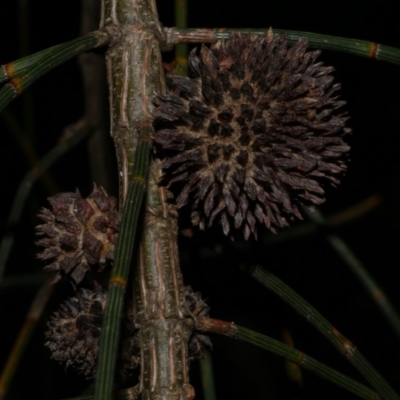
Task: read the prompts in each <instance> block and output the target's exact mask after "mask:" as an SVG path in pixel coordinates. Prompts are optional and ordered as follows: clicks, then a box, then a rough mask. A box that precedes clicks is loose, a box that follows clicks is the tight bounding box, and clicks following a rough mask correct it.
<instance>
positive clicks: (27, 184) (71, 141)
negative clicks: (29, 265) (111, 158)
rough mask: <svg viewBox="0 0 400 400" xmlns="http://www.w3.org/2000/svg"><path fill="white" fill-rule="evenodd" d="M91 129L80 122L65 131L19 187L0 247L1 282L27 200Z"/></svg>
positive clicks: (82, 121)
mask: <svg viewBox="0 0 400 400" xmlns="http://www.w3.org/2000/svg"><path fill="white" fill-rule="evenodd" d="M90 131H91V129H90V127H89V126H88V125H87V123H86V121H85V120H80V121H78V122H77V123H76V124H73V125H70V126H68V127H67V128H65V130H64V135H63V137H62V138H61V140H60V142H59V143H58V144H57V145H56V146H54V147H53V148H52V149H51V150H50V151H49V152H48V153H47V154H46V155H45V156H44V157H43V158H42V159H41V160H40V161H39V163H38V164H37V165H36V166H35V167H34V168H33V169H32V170H31V171H29V172H28V173H27V174H26V175H25V177H24V178H23V179H22V181H21V183H20V184H19V186H18V190H17V193H16V195H15V198H14V201H13V205H12V208H11V211H10V214H9V216H8V220H7V223H6V234H5V235H4V237H3V239H2V241H1V245H0V282H1V280H2V277H3V274H4V270H5V267H6V264H7V260H8V256H9V254H10V250H11V247H12V245H13V243H14V234H15V228H16V226H17V225H18V222H19V219H20V217H21V214H22V210H23V207H24V205H25V202H26V199H27V198H28V195H29V193H30V191H31V189H32V186H33V185H34V183H35V182H36V181H37V179H38V178H39V177H40V176H41V175H42V174H43V172H44V171H46V170H47V169H48V168H50V166H51V165H53V163H54V162H56V161H57V160H58V159H59V158H60V157H61V156H62V155H64V154H65V153H66V152H68V151H69V150H71V149H72V148H74V147H75V146H76V145H77V144H78V143H79V142H81V141H82V140H83V139H84V138H85V137H86V136H87V135H88V134H89V133H90Z"/></svg>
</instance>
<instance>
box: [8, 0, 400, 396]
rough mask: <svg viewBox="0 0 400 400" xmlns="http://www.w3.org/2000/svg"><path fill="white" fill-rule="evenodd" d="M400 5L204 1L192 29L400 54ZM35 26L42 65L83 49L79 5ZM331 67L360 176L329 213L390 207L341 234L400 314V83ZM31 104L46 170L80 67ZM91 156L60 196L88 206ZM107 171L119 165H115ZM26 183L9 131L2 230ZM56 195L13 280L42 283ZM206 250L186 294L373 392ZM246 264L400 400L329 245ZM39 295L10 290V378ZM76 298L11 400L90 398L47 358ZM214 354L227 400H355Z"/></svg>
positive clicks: (72, 157)
mask: <svg viewBox="0 0 400 400" xmlns="http://www.w3.org/2000/svg"><path fill="white" fill-rule="evenodd" d="M1 3H2V4H1V12H0V17H1V23H0V38H1V47H0V63H1V64H4V63H7V62H10V61H12V60H14V59H17V58H18V57H20V51H19V45H18V41H19V37H18V35H19V33H18V32H19V29H20V28H19V26H20V25H19V17H18V16H19V15H20V13H19V11H18V4H19V2H18V1H16V0H12V1H11V0H3V1H2V2H1ZM63 3H64V4H63ZM160 3H161V2H160ZM397 5H398V2H396V1H389V0H381V1H356V0H353V1H351V2H350V1H341V0H337V1H325V2H323V1H311V0H304V1H286V2H283V1H275V2H273V1H256V0H238V1H236V2H235V4H234V5H233V2H231V1H226V0H217V1H215V0H214V1H211V0H202V1H197V2H195V1H192V2H189V25H190V26H191V27H232V28H235V27H264V28H267V27H269V26H272V27H276V28H280V29H287V30H303V31H310V32H319V33H324V34H329V35H337V36H343V37H351V38H358V39H363V40H369V41H374V42H378V43H383V44H386V45H391V46H397V47H400V39H399V38H400V24H399V14H398V12H397V8H396V6H397ZM159 15H160V20H161V22H162V23H163V24H164V25H165V26H172V25H173V3H172V2H170V1H165V2H162V4H159ZM25 24H26V23H25ZM27 25H28V28H29V29H28V32H29V35H28V42H29V53H33V52H36V51H39V50H42V49H44V48H46V47H49V46H51V45H55V44H58V43H61V42H64V41H67V40H71V39H73V38H75V37H77V36H78V35H79V25H80V2H78V1H69V2H54V1H47V0H46V1H45V0H42V1H39V0H32V1H30V2H29V13H28V22H27ZM320 59H321V60H323V61H324V62H325V63H326V64H328V65H334V66H335V68H336V72H335V77H336V80H337V81H338V82H341V83H342V90H341V97H342V98H344V99H345V100H346V101H347V103H348V105H347V110H348V112H349V114H350V116H351V119H350V121H349V125H350V126H351V127H352V129H353V134H352V136H351V137H350V138H349V139H348V140H349V142H350V144H351V146H352V150H351V163H350V165H349V169H348V173H347V175H346V177H345V178H344V179H343V181H342V184H341V185H340V187H339V188H338V190H332V191H330V192H329V197H328V201H327V202H326V204H325V205H324V206H323V207H322V208H321V210H322V211H323V212H324V213H325V214H326V215H329V214H332V213H334V212H338V211H340V210H343V209H346V208H347V207H350V206H352V205H354V204H356V203H357V202H360V201H362V200H364V199H365V198H367V197H368V196H371V195H373V194H379V195H380V196H381V199H382V201H381V203H380V205H379V206H378V207H377V208H375V209H374V210H373V211H372V212H369V213H367V214H366V215H364V216H363V217H362V218H358V219H355V220H354V221H352V222H350V223H347V224H345V225H342V226H340V227H337V228H335V230H334V232H335V233H337V234H339V235H340V236H341V237H342V238H343V239H344V240H345V241H346V242H347V243H348V244H349V246H350V247H351V248H352V249H353V250H354V252H355V253H356V254H357V255H358V257H359V258H360V260H361V261H362V262H363V263H364V264H365V266H366V268H367V269H368V271H369V272H370V273H371V274H372V275H373V276H374V277H375V279H376V280H377V282H378V283H379V284H380V285H381V286H382V287H383V288H384V290H385V291H386V293H387V295H388V297H389V299H391V300H392V302H393V303H394V305H395V306H396V307H398V308H399V307H400V295H399V280H400V271H399V261H400V256H399V244H398V241H399V234H398V231H399V229H398V226H399V223H400V214H399V207H398V203H399V194H400V180H399V178H398V175H399V172H400V150H399V146H398V144H399V140H398V135H399V122H400V121H399V117H398V115H399V111H400V100H399V90H400V77H399V76H400V74H399V72H400V69H399V66H396V65H391V64H388V63H384V62H378V61H376V60H370V59H366V58H358V57H355V56H352V55H347V54H338V53H333V52H329V51H324V52H323V54H322V55H321V57H320ZM30 96H32V98H33V106H34V124H33V125H31V126H30V131H31V132H32V134H31V138H32V142H33V146H34V148H35V150H36V152H37V153H38V154H39V155H40V156H41V155H44V154H45V153H46V151H48V150H49V149H50V148H52V147H53V146H54V145H55V144H56V143H57V140H58V138H59V137H60V135H61V132H62V129H63V128H64V127H65V126H66V125H68V124H70V123H73V122H74V121H76V120H77V119H78V118H79V117H80V116H81V115H82V113H83V100H82V86H81V76H80V71H79V67H78V63H77V62H76V60H71V61H68V62H67V63H65V64H64V65H62V66H60V67H58V68H57V69H55V70H54V71H52V72H50V73H49V74H48V75H46V76H45V77H43V78H41V79H40V80H39V81H38V82H37V83H36V84H35V85H34V86H33V88H32V90H31V91H30ZM24 101H25V100H24V99H23V96H22V97H21V98H18V99H16V100H15V101H14V102H13V104H12V105H11V106H10V107H9V110H10V112H11V113H12V115H13V116H14V117H15V118H16V119H17V121H18V122H19V123H20V124H21V126H22V127H24V125H25V121H26V115H25V112H24ZM86 154H87V147H86V145H85V143H82V144H81V145H80V146H78V147H77V148H76V149H74V150H73V151H72V152H71V153H70V154H68V155H66V156H65V157H63V158H62V159H61V160H59V161H58V162H57V163H56V165H55V166H54V167H53V168H52V169H51V171H50V172H51V174H52V175H53V176H54V178H55V179H56V180H57V182H58V184H59V186H60V188H61V190H63V191H72V190H74V189H75V187H79V188H80V189H81V190H82V193H83V194H85V195H87V194H88V193H89V191H90V189H91V186H92V181H91V178H90V176H89V174H88V173H87V170H88V162H87V156H86ZM105 162H107V163H108V162H109V163H110V165H112V164H113V163H112V162H111V161H109V160H105ZM27 170H28V164H27V162H26V160H25V157H24V155H23V153H22V152H21V150H20V148H19V147H18V145H17V142H16V140H15V138H14V137H13V135H12V133H11V132H10V129H9V128H8V126H7V124H5V123H4V121H3V120H2V119H0V171H1V185H0V196H1V215H0V222H1V226H4V223H5V221H6V218H7V216H8V212H9V209H10V207H11V204H12V201H13V196H14V194H15V191H16V189H17V186H18V183H19V181H20V180H21V179H22V177H23V176H24V174H25V173H26V172H27ZM114 194H115V193H114ZM48 195H49V193H47V192H46V191H45V189H44V187H43V185H41V184H40V183H39V184H37V185H36V186H35V188H34V190H33V192H32V196H31V198H30V200H29V202H28V204H27V206H26V210H25V212H24V214H23V217H22V219H21V222H20V225H19V227H18V231H17V236H16V242H15V245H14V248H13V251H12V254H11V258H10V260H9V263H8V268H7V276H8V277H10V276H14V274H22V273H29V272H34V271H39V270H40V265H39V263H38V262H37V261H36V260H35V257H34V254H35V252H36V249H35V246H34V245H33V238H34V229H33V228H34V226H35V225H36V224H37V223H38V220H37V218H36V217H35V214H37V212H38V210H39V208H40V207H42V206H45V205H46V200H45V198H46V197H47V196H48ZM295 225H296V224H295ZM288 229H290V228H288ZM266 237H267V238H268V237H269V234H266ZM205 239H206V238H205V237H204V235H201V234H196V236H195V239H193V240H189V239H186V238H181V239H180V244H181V249H182V267H183V271H184V277H185V281H186V282H187V283H190V284H191V285H192V286H193V288H194V289H195V290H199V291H201V292H202V294H203V297H204V298H206V299H207V302H208V304H209V305H210V306H211V316H212V317H215V318H220V319H224V320H227V321H235V322H237V323H238V324H240V325H242V326H246V327H248V328H251V329H255V330H257V331H259V332H262V333H264V334H267V335H269V336H272V337H274V338H277V339H279V340H282V333H283V330H284V329H288V330H289V331H290V332H291V335H292V337H293V340H294V345H295V347H296V348H298V349H300V350H302V351H304V352H305V353H307V354H309V355H311V356H313V357H315V358H317V359H318V360H320V361H322V362H324V363H326V364H328V365H330V366H332V367H334V368H337V369H339V370H340V371H342V372H344V373H346V374H348V375H349V376H352V377H353V378H355V379H359V380H360V381H362V377H360V375H359V374H358V373H357V372H356V371H355V370H354V368H352V367H351V366H350V365H349V363H348V362H347V361H346V360H345V359H344V358H343V357H341V356H340V355H338V354H337V353H336V352H335V351H334V350H333V348H332V347H331V346H330V344H329V343H328V342H327V341H326V340H325V339H324V338H322V337H321V336H320V335H319V334H318V333H316V331H315V330H314V328H312V327H311V326H310V325H309V324H308V323H307V322H306V321H305V320H303V319H302V318H301V317H299V316H298V315H297V314H296V312H295V311H293V310H292V309H290V308H289V307H288V306H286V305H285V304H284V303H283V302H282V301H281V300H280V299H278V298H276V297H275V296H274V295H272V294H271V293H269V292H268V291H267V290H266V289H264V288H263V287H261V286H260V285H259V284H257V283H256V282H254V281H253V280H252V279H251V278H250V277H248V276H247V275H246V274H245V273H243V272H241V271H240V270H239V268H238V266H237V265H235V261H234V259H232V257H231V258H224V257H220V256H217V255H213V254H211V255H210V254H208V255H207V254H205V249H204V246H203V245H201V244H199V243H204V241H205ZM222 239H223V238H222V237H221V236H219V233H214V236H210V235H207V241H208V242H209V243H210V244H211V246H214V245H215V244H217V243H220V242H221V241H222ZM238 245H240V243H238ZM226 251H227V252H229V250H226ZM242 256H243V258H244V259H248V260H249V263H250V262H257V263H259V264H262V265H263V266H265V267H267V268H269V269H270V270H271V271H273V272H274V273H275V274H277V275H278V276H279V277H280V278H281V279H283V280H284V281H285V282H286V283H288V284H289V285H290V286H291V287H293V288H294V289H295V290H296V291H297V292H298V293H300V294H301V295H303V296H304V297H305V298H306V299H307V300H309V301H310V302H311V304H313V305H314V306H315V307H317V309H318V310H319V311H320V312H321V313H322V314H323V315H325V316H326V317H327V318H328V320H330V321H331V322H332V323H333V324H334V325H335V326H336V327H337V328H338V329H339V330H340V331H341V332H342V333H343V334H344V335H346V336H347V337H349V338H350V339H351V340H352V341H353V342H354V343H355V344H356V345H357V346H358V348H359V350H360V351H361V352H362V353H363V354H364V355H365V356H366V357H367V358H368V359H369V360H370V361H371V362H372V364H373V365H374V366H375V367H376V368H377V369H378V370H379V371H380V372H381V373H382V374H383V375H384V376H385V377H386V378H387V379H388V380H389V381H390V382H391V384H392V385H393V386H394V387H395V388H396V389H397V390H400V383H399V376H400V367H399V365H400V364H399V357H400V344H399V341H398V339H397V338H396V336H395V334H394V333H393V331H392V330H391V328H390V326H389V325H388V323H387V322H386V320H385V319H384V318H383V316H382V315H381V313H380V312H379V310H378V307H377V306H376V304H374V303H373V301H372V300H371V299H370V298H369V296H368V294H367V293H366V292H365V290H364V289H363V288H362V286H361V284H360V283H359V282H358V281H357V280H356V279H355V277H354V276H353V275H352V273H351V272H350V271H349V270H348V268H347V267H346V265H344V263H343V262H342V261H341V260H340V258H339V257H338V256H337V255H336V254H335V253H334V252H333V250H331V248H330V247H329V246H328V244H327V243H326V242H325V241H324V238H323V235H322V234H314V235H308V236H305V237H301V238H298V239H296V240H287V241H282V242H281V243H279V244H269V245H267V244H265V241H263V240H259V241H258V242H252V243H251V244H250V245H249V246H247V247H246V249H245V250H244V251H243V252H242ZM37 289H38V287H37V286H29V287H26V286H23V287H21V286H17V287H3V288H1V287H0V318H1V319H0V343H1V346H0V367H2V366H3V365H4V362H5V359H6V357H7V355H8V353H9V351H10V348H11V346H12V344H13V342H14V340H15V337H16V335H17V332H18V330H19V328H20V327H21V325H22V322H23V319H24V315H25V313H26V311H27V309H28V307H29V304H30V302H31V300H32V298H33V296H34V294H35V292H36V290H37ZM70 293H71V292H70V288H69V287H68V285H66V284H60V285H59V287H57V288H56V293H55V295H54V297H53V300H52V302H51V304H50V305H49V307H48V308H47V309H46V312H45V315H44V318H43V320H42V321H41V322H40V323H39V325H38V327H37V329H36V331H35V333H34V336H33V339H32V341H31V344H30V346H29V348H28V350H27V351H26V354H25V356H24V358H23V360H22V363H21V365H20V367H19V368H18V371H17V372H16V376H15V378H14V382H13V385H12V388H11V391H10V395H9V398H10V399H23V398H31V397H33V398H38V399H39V398H40V399H41V398H43V399H59V398H66V397H73V396H76V395H78V394H79V393H80V392H81V390H82V389H84V388H85V386H86V385H87V382H85V381H84V379H82V378H80V377H76V376H75V375H74V374H73V373H67V374H64V370H63V367H61V366H58V365H57V364H56V363H55V362H53V361H50V360H49V352H48V350H47V349H46V348H44V346H43V342H44V338H43V332H44V330H45V328H46V326H45V319H46V318H48V316H49V314H50V313H51V312H52V311H53V310H54V309H55V308H56V307H57V302H59V301H60V300H61V299H63V298H65V296H67V295H68V294H70ZM212 340H213V343H214V351H213V355H214V368H215V379H216V385H217V395H218V398H219V399H228V398H229V399H240V398H246V399H267V398H269V399H285V400H286V399H336V398H341V399H347V398H349V399H351V398H355V396H353V395H351V394H348V393H347V392H345V391H344V390H342V389H340V388H337V387H336V386H333V385H332V384H330V383H328V382H326V381H323V380H321V379H320V378H318V377H315V376H314V375H313V374H311V373H308V372H303V379H302V385H301V386H299V385H297V384H295V383H292V382H291V380H290V379H289V377H288V375H287V374H286V371H285V364H284V362H283V360H282V359H280V358H278V357H276V356H274V355H270V354H268V353H265V352H263V351H261V350H259V349H257V348H255V347H252V346H250V345H247V344H243V343H238V342H235V341H233V340H231V339H227V338H222V337H216V336H213V337H212ZM192 380H193V383H194V385H195V386H196V389H197V392H198V398H201V388H200V383H199V371H198V365H197V363H194V364H193V367H192Z"/></svg>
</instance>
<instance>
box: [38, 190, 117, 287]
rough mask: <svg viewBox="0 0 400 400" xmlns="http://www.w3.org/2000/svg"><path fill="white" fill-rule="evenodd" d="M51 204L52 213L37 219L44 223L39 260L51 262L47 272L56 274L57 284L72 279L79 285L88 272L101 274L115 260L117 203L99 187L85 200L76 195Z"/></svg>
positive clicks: (52, 200)
mask: <svg viewBox="0 0 400 400" xmlns="http://www.w3.org/2000/svg"><path fill="white" fill-rule="evenodd" d="M48 200H49V202H50V205H51V210H49V209H47V208H42V210H41V211H40V213H39V215H38V216H39V217H40V218H41V219H42V220H43V221H44V224H42V225H39V226H37V228H36V229H37V235H39V236H43V238H41V239H40V240H38V241H37V242H36V244H37V245H39V246H42V247H44V250H43V252H41V253H39V254H38V258H40V259H41V260H45V261H49V262H50V264H48V265H47V266H46V267H44V269H45V270H46V271H56V272H57V274H56V276H55V278H54V282H57V281H59V280H60V279H61V278H62V277H63V276H69V277H70V278H71V280H72V283H73V284H74V285H78V284H79V283H80V282H81V281H82V280H83V278H84V276H85V274H86V272H87V271H88V270H89V269H91V268H95V269H96V270H97V271H101V270H102V269H103V268H104V266H105V265H106V262H107V260H113V258H114V247H115V244H116V242H117V238H118V227H119V214H118V210H117V200H116V199H115V198H114V197H110V196H108V195H107V193H106V192H105V190H104V189H103V188H102V187H96V186H95V187H94V189H93V191H92V193H91V194H90V195H89V196H88V197H87V198H86V199H84V198H82V196H81V195H80V193H79V191H76V192H75V193H72V192H67V193H59V194H57V195H55V196H52V197H49V199H48Z"/></svg>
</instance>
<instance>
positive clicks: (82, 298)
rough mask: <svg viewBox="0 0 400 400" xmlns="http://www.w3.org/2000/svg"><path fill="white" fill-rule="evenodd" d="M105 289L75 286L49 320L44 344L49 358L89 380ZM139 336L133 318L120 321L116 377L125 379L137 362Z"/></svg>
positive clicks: (98, 333) (97, 344)
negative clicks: (71, 295) (50, 356)
mask: <svg viewBox="0 0 400 400" xmlns="http://www.w3.org/2000/svg"><path fill="white" fill-rule="evenodd" d="M106 297H107V292H106V291H105V290H104V289H102V288H101V286H100V285H99V284H97V283H95V285H94V289H93V290H89V289H86V288H81V289H78V290H77V291H76V292H75V295H74V297H71V298H69V299H68V300H66V301H65V302H64V303H63V304H61V306H60V308H59V310H58V311H56V312H55V313H54V314H53V315H52V317H51V319H50V322H49V323H48V326H49V329H48V331H47V332H46V339H47V342H46V346H47V347H48V348H49V349H50V350H51V352H52V358H53V359H54V360H56V361H58V362H60V363H62V364H64V365H65V367H66V369H73V370H75V371H76V372H78V373H79V374H82V375H84V376H86V377H87V378H88V379H91V378H94V377H95V375H96V364H97V356H98V351H99V340H100V333H101V323H102V319H103V313H104V307H105V303H106ZM139 351H140V349H139V339H138V336H137V335H136V332H135V328H134V324H133V318H132V316H131V315H130V314H129V313H128V315H127V316H126V317H125V318H124V320H123V321H122V332H121V350H120V358H119V365H118V372H119V375H120V376H119V378H120V379H121V380H124V379H125V378H126V377H127V376H128V375H129V374H130V372H131V371H132V369H133V368H135V367H136V366H137V365H138V363H139Z"/></svg>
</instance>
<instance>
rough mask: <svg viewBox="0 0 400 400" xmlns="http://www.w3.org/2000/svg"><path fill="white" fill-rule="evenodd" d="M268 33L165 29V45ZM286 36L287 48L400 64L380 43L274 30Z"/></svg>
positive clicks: (398, 54) (396, 52)
mask: <svg viewBox="0 0 400 400" xmlns="http://www.w3.org/2000/svg"><path fill="white" fill-rule="evenodd" d="M267 31H268V29H265V28H264V29H256V28H255V29H242V28H237V29H236V28H235V29H230V28H214V29H201V28H165V32H166V35H167V44H168V45H169V46H172V45H176V44H178V43H211V42H214V41H216V40H220V39H227V38H228V37H229V35H230V34H231V33H232V32H241V33H244V34H252V35H263V34H265V33H266V32H267ZM281 32H284V33H286V36H287V40H288V43H289V44H294V43H295V42H297V41H298V40H299V38H303V39H307V40H308V42H309V46H310V47H313V48H318V49H324V50H334V51H339V52H342V53H349V54H353V55H357V56H360V57H367V58H375V59H377V60H381V61H387V62H390V63H393V64H400V49H398V48H395V47H390V46H385V45H382V44H379V43H374V42H367V41H365V40H358V39H349V38H341V37H337V36H329V35H321V34H318V33H311V32H298V31H290V30H283V29H275V28H274V34H275V35H278V34H280V33H281Z"/></svg>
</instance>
